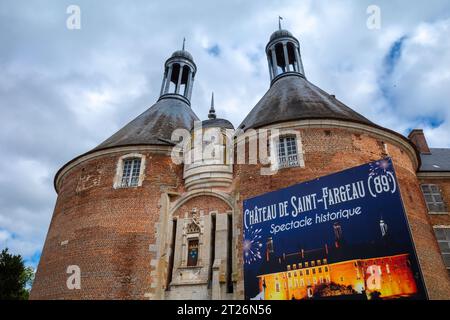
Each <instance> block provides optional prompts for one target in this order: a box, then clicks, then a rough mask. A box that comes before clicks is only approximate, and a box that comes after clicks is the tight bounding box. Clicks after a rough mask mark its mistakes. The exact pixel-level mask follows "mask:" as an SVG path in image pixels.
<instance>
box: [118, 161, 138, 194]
mask: <svg viewBox="0 0 450 320" xmlns="http://www.w3.org/2000/svg"><path fill="white" fill-rule="evenodd" d="M140 171H141V159H140V158H133V159H125V160H124V161H123V171H122V182H121V184H120V186H121V187H136V186H137V185H138V182H139V174H140Z"/></svg>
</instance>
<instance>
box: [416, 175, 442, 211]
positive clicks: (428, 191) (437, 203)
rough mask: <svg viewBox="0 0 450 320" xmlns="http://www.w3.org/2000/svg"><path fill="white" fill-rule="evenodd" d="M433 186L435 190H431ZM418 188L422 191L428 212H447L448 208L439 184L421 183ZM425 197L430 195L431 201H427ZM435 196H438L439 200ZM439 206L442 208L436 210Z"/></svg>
mask: <svg viewBox="0 0 450 320" xmlns="http://www.w3.org/2000/svg"><path fill="white" fill-rule="evenodd" d="M433 187H434V188H435V189H436V190H433ZM420 190H421V191H422V195H423V198H424V200H425V204H426V206H427V211H428V214H448V208H447V205H446V203H445V201H444V197H443V196H442V190H441V188H440V187H439V185H437V184H434V183H423V184H421V185H420ZM427 197H431V201H428V200H427ZM436 197H439V198H440V199H441V200H440V201H437V200H436ZM433 206H434V207H433ZM439 206H442V210H440V209H437V210H436V208H438V207H439Z"/></svg>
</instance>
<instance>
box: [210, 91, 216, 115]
mask: <svg viewBox="0 0 450 320" xmlns="http://www.w3.org/2000/svg"><path fill="white" fill-rule="evenodd" d="M208 118H209V119H215V118H216V110H215V109H214V91H213V92H212V94H211V108H210V109H209V113H208Z"/></svg>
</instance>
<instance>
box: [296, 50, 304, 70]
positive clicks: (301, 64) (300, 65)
mask: <svg viewBox="0 0 450 320" xmlns="http://www.w3.org/2000/svg"><path fill="white" fill-rule="evenodd" d="M295 60H297V68H298V72H300V73H301V74H303V75H304V74H305V72H304V70H303V63H302V59H301V57H300V48H299V47H295Z"/></svg>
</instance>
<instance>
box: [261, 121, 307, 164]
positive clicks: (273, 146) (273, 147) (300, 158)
mask: <svg viewBox="0 0 450 320" xmlns="http://www.w3.org/2000/svg"><path fill="white" fill-rule="evenodd" d="M290 136H295V143H296V148H297V163H298V164H297V165H295V166H280V165H279V159H280V156H279V149H278V146H279V144H280V139H282V138H285V137H290ZM269 141H270V144H269V146H270V153H269V154H270V157H271V158H272V161H271V170H272V171H277V170H282V169H289V168H295V167H300V168H304V167H305V158H304V150H303V144H302V138H301V134H300V131H297V130H292V129H290V130H283V132H282V133H281V134H280V135H279V136H274V137H270V140H269ZM272 155H274V156H273V157H272Z"/></svg>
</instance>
